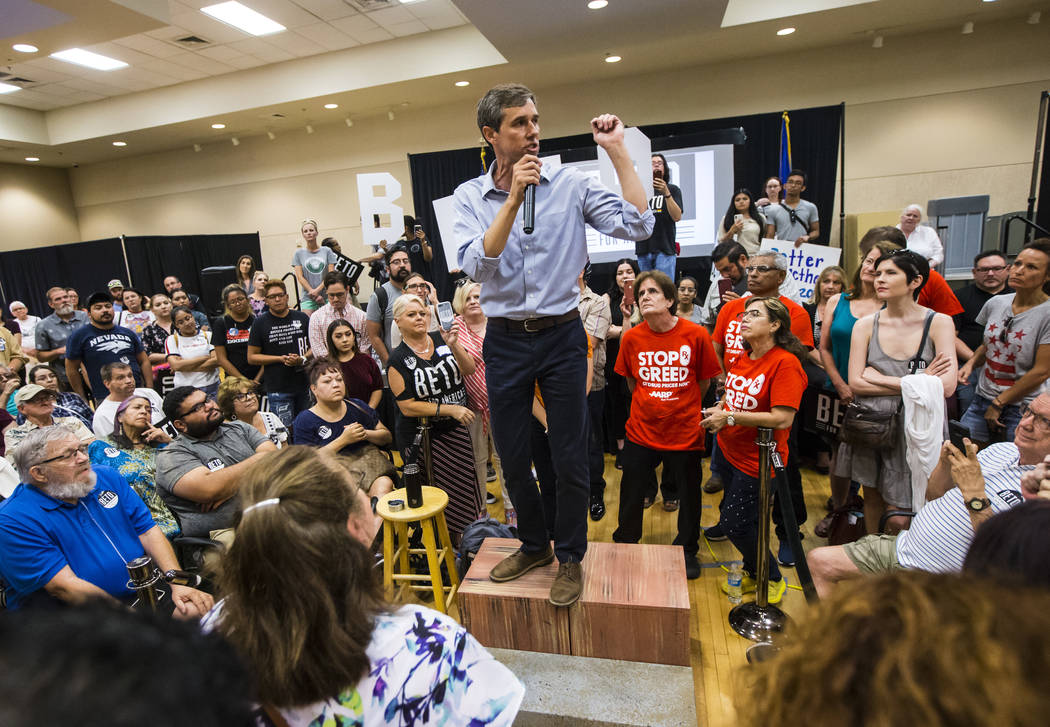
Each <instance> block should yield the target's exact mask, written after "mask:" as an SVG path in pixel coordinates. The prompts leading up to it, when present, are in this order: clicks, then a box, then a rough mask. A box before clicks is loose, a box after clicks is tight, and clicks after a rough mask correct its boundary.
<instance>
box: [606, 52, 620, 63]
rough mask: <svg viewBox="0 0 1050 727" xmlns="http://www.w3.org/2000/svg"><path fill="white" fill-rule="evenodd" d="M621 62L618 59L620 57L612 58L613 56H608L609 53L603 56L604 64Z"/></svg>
mask: <svg viewBox="0 0 1050 727" xmlns="http://www.w3.org/2000/svg"><path fill="white" fill-rule="evenodd" d="M622 60H623V59H622V58H620V56H614V55H612V54H609V53H606V54H605V62H606V63H619V62H620V61H622Z"/></svg>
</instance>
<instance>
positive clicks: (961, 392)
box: [955, 369, 979, 419]
mask: <svg viewBox="0 0 1050 727" xmlns="http://www.w3.org/2000/svg"><path fill="white" fill-rule="evenodd" d="M978 371H979V369H978ZM976 376H977V372H974V374H973V375H971V376H970V383H969V384H959V385H958V386H956V387H955V398H956V399H957V400H958V402H959V419H962V417H963V414H965V413H966V410H967V409H969V408H970V404H971V403H972V402H973V397H974V394H975V393H977V384H975V383H973V380H974V378H976Z"/></svg>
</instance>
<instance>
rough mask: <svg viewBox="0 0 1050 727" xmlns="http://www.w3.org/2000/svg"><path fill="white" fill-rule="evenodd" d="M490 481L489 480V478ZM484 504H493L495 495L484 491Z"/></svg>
mask: <svg viewBox="0 0 1050 727" xmlns="http://www.w3.org/2000/svg"><path fill="white" fill-rule="evenodd" d="M490 482H491V480H490ZM485 504H486V505H495V504H496V496H495V495H493V494H492V493H491V492H486V493H485Z"/></svg>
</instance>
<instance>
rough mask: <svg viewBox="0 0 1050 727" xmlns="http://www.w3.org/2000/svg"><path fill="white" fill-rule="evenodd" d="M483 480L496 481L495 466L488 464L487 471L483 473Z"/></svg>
mask: <svg viewBox="0 0 1050 727" xmlns="http://www.w3.org/2000/svg"><path fill="white" fill-rule="evenodd" d="M485 481H486V482H495V481H496V468H495V467H493V466H492V465H489V467H488V471H487V472H486V474H485Z"/></svg>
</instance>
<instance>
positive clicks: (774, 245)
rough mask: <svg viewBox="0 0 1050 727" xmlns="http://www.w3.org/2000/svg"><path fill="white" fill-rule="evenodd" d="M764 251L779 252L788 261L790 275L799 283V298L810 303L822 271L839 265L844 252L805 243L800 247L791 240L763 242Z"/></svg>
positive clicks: (767, 240) (835, 248) (768, 240)
mask: <svg viewBox="0 0 1050 727" xmlns="http://www.w3.org/2000/svg"><path fill="white" fill-rule="evenodd" d="M762 250H763V251H765V250H772V251H773V252H779V253H781V254H782V255H784V256H785V257H786V258H787V259H788V273H789V274H790V275H792V276H793V277H794V278H795V281H796V282H797V283H798V289H799V297H800V298H801V299H802V300H804V301H808V300H809V299H810V298H811V297H813V288H815V287H816V285H817V280H819V279H820V271H821V270H823V269H824V268H826V267H828V266H829V265H838V264H839V260H840V259H841V258H842V250H840V249H839V248H837V247H827V246H825V245H813V244H810V243H808V242H804V243H802V244H801V245H799V246H798V247H795V243H794V242H792V241H790V240H770V239H769V238H764V239H763V240H762Z"/></svg>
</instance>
